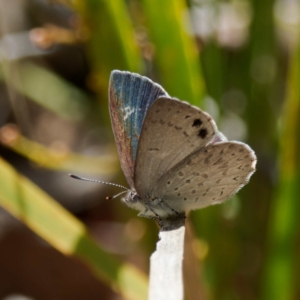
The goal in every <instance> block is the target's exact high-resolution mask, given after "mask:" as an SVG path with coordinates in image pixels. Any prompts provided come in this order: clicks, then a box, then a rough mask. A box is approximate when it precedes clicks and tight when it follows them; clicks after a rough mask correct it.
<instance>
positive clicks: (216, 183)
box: [153, 142, 256, 212]
mask: <svg viewBox="0 0 300 300" xmlns="http://www.w3.org/2000/svg"><path fill="white" fill-rule="evenodd" d="M255 166H256V156H255V154H254V152H253V151H252V150H251V148H250V147H249V146H247V145H246V144H243V143H239V142H221V143H217V144H211V145H209V146H207V147H204V148H201V149H199V150H197V151H196V152H194V153H193V154H191V155H189V156H188V157H186V158H185V159H184V160H183V161H181V162H180V163H179V164H177V165H176V166H174V167H173V168H172V169H171V170H169V171H168V172H167V173H166V174H164V175H163V176H162V177H161V178H160V179H159V182H158V183H157V185H156V186H155V189H154V190H153V194H154V195H156V196H157V197H159V198H163V199H165V201H166V203H167V204H168V205H169V206H170V207H172V208H173V209H174V210H176V211H178V212H183V211H189V210H192V209H199V208H202V207H205V206H208V205H212V204H217V203H221V202H223V201H225V200H226V199H228V198H230V197H231V196H232V195H234V194H235V193H236V192H237V191H238V190H239V189H240V188H241V187H243V186H244V185H245V184H246V183H247V182H248V180H249V179H250V177H251V175H252V174H253V173H254V171H255Z"/></svg>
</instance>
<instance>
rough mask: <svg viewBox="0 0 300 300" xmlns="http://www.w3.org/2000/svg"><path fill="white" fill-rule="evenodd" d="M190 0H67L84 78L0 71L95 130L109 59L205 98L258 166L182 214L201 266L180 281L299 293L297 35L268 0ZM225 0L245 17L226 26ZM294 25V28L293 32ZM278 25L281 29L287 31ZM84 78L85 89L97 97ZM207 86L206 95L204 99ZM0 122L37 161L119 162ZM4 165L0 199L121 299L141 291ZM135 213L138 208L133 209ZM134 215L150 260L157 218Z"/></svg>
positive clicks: (132, 271) (104, 118) (14, 145)
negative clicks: (80, 38)
mask: <svg viewBox="0 0 300 300" xmlns="http://www.w3.org/2000/svg"><path fill="white" fill-rule="evenodd" d="M198 2H199V3H200V2H201V1H190V3H189V5H190V7H188V6H187V4H186V2H185V1H183V0H179V1H176V0H172V1H156V0H140V1H138V0H129V1H123V0H114V1H108V0H101V1H99V0H87V1H83V0H76V1H75V0H74V1H68V3H69V5H70V7H71V8H72V9H73V10H74V11H75V12H76V14H77V15H78V17H79V18H80V19H81V22H80V24H79V25H78V26H79V29H78V30H79V31H80V30H82V31H87V32H88V33H87V37H88V38H86V40H85V41H84V42H82V44H83V45H84V48H85V55H86V59H87V61H88V65H89V74H88V76H87V78H86V86H85V87H84V88H83V87H81V88H79V87H75V85H73V84H72V83H70V82H67V81H66V80H64V79H62V77H61V76H60V75H58V74H56V73H55V71H53V70H52V71H51V70H50V69H47V68H45V67H44V66H41V65H38V64H34V63H33V62H31V63H30V64H29V63H28V62H27V63H23V62H22V63H21V62H14V64H17V65H18V68H17V69H14V72H17V74H18V76H17V77H16V76H14V74H15V73H12V72H11V66H10V63H9V62H8V61H3V66H2V69H1V71H2V73H3V74H1V75H2V76H1V79H3V80H5V82H6V83H7V85H8V87H9V88H11V89H13V90H16V91H17V92H18V93H19V94H20V95H22V96H24V97H25V96H26V97H27V99H28V101H32V102H34V103H35V105H38V106H39V107H41V108H43V109H44V110H45V111H51V112H52V113H53V114H54V115H55V116H56V117H57V118H59V119H65V120H68V121H72V122H75V121H80V122H81V124H82V125H83V127H89V126H98V127H101V128H102V129H103V130H105V129H107V128H109V126H110V125H109V115H108V109H107V87H108V80H109V75H110V72H111V71H112V70H113V69H120V70H128V71H132V72H138V73H141V74H143V75H147V76H149V77H152V78H153V80H155V81H157V82H159V83H160V84H161V85H162V86H163V87H164V88H165V89H166V91H167V92H168V93H169V94H170V95H171V96H175V97H178V98H180V99H182V100H185V101H189V102H190V103H192V104H193V105H199V106H200V107H201V108H203V109H204V110H205V109H206V107H207V109H208V110H209V109H210V107H211V106H210V104H212V105H213V107H214V108H215V109H212V111H211V113H212V114H213V113H215V115H216V118H217V119H216V122H217V123H218V125H219V128H221V130H223V129H224V130H225V133H227V134H228V135H230V136H233V137H234V138H237V139H242V140H244V141H245V142H247V143H249V145H250V146H251V148H253V149H254V151H255V152H256V154H257V157H258V165H257V171H256V173H255V174H254V175H253V177H252V178H251V180H250V183H249V184H248V185H247V186H246V187H245V188H243V189H242V190H241V191H240V192H239V193H238V195H237V197H235V198H234V199H233V200H231V201H229V202H228V203H226V204H224V205H221V206H214V207H209V208H206V209H204V210H202V211H198V212H192V214H191V216H189V218H190V219H192V223H193V226H194V231H195V236H194V237H193V238H191V239H190V240H189V243H190V247H191V248H192V250H190V253H194V256H195V257H194V261H195V262H194V263H192V264H190V266H192V267H193V268H194V269H193V270H192V269H190V273H193V272H195V269H197V271H199V272H200V271H201V276H199V278H198V279H197V280H195V282H189V285H188V286H189V288H190V289H191V290H193V291H195V292H193V293H194V294H195V295H196V294H197V291H198V292H199V290H201V293H200V292H199V294H201V295H205V294H206V295H210V297H207V299H218V300H227V299H247V300H248V299H249V300H252V299H264V300H268V299H272V300H274V299H276V300H277V299H278V300H280V299H284V300H285V299H287V300H292V299H298V298H299V295H300V289H299V284H298V280H297V278H298V277H299V257H298V256H297V253H299V221H298V218H297V216H298V215H297V213H298V212H299V209H300V207H299V201H298V197H299V194H300V190H299V182H300V159H299V157H300V148H299V146H300V139H299V137H300V135H299V128H300V123H299V120H300V105H299V103H300V88H299V82H298V81H299V76H300V50H299V46H295V43H294V44H293V43H290V42H289V43H288V45H286V44H287V42H286V41H283V40H282V39H281V35H284V34H281V35H280V34H276V33H278V32H280V30H282V23H281V22H284V21H282V20H281V21H280V20H278V19H276V18H275V17H274V6H275V3H274V1H259V0H256V1H251V2H250V1H249V2H248V1H226V2H221V1H213V2H212V3H211V4H205V3H204V4H203V3H202V2H201V3H202V6H201V5H200V4H197V3H198ZM204 2H205V1H204ZM226 5H227V6H226ZM230 5H231V6H230ZM276 5H278V4H276ZM286 5H288V4H286ZM232 7H234V9H236V11H237V12H238V14H237V15H239V14H240V15H241V16H242V17H243V18H242V19H243V20H249V22H248V23H247V22H246V23H243V26H244V27H239V28H238V29H237V28H235V27H234V26H233V27H230V26H229V30H228V28H227V27H226V26H227V25H228V24H231V21H232V19H234V18H238V17H237V16H236V15H232V14H229V15H227V19H226V22H225V23H224V19H221V14H222V13H223V14H224V15H222V16H223V17H224V18H225V17H226V11H227V14H228V11H229V8H230V9H232ZM196 8H202V9H204V8H206V10H203V12H202V13H203V14H202V15H200V16H198V19H197V20H198V21H199V20H200V21H201V18H204V19H203V22H204V23H205V24H206V25H207V26H209V24H210V23H212V24H213V26H212V27H211V28H210V30H211V31H210V34H208V35H207V36H201V35H200V34H198V35H197V36H195V35H193V33H192V31H191V28H190V27H191V24H190V23H189V22H188V10H189V9H196ZM275 8H276V9H277V10H278V7H277V6H276V7H275ZM283 8H284V6H283ZM231 12H232V11H231ZM222 20H223V23H222V22H221V21H222ZM234 20H237V19H234ZM285 22H286V23H288V21H287V20H285ZM233 23H234V22H233ZM222 24H223V26H225V25H226V26H225V27H222ZM224 24H225V25H224ZM299 26H300V25H299V24H297V26H296V27H297V28H293V30H296V32H297V35H299ZM188 28H189V29H188ZM224 28H225V29H224ZM226 28H227V29H226ZM241 28H244V30H245V35H244V37H243V38H244V40H242V39H241V41H238V40H237V37H238V35H239V34H240V31H235V30H241ZM226 30H227V31H226ZM284 30H287V31H284V33H285V35H287V34H289V33H290V32H289V29H284ZM291 39H293V37H291ZM28 60H29V59H28ZM74 64H76V62H74ZM286 70H288V71H286ZM88 88H92V89H93V92H94V95H95V98H97V100H98V102H97V104H96V105H95V104H93V103H92V102H93V101H92V100H91V99H92V98H93V96H94V95H93V94H92V93H91V91H88ZM44 91H45V92H44ZM209 97H211V98H213V99H214V100H210V102H209V101H207V99H208V98H209ZM92 105H95V107H96V108H95V109H93V108H94V107H93V106H92ZM99 115H101V117H99ZM224 124H225V125H226V124H227V126H225V125H224ZM228 124H229V125H230V126H229V127H228ZM73 125H74V124H73ZM5 128H6V129H7V127H4V129H5ZM228 128H229V130H228ZM238 132H242V133H241V134H240V135H239V134H237V133H238ZM1 133H2V135H1V141H2V143H3V144H5V145H6V146H7V147H10V149H11V150H12V151H14V152H16V153H19V154H21V155H22V156H24V157H26V158H28V159H29V160H30V161H32V162H34V163H37V164H39V165H40V166H43V167H45V168H48V169H52V170H53V169H55V170H58V171H59V170H69V171H71V172H72V171H73V170H80V171H81V172H83V171H86V172H90V173H92V172H95V171H96V170H97V169H98V170H99V171H98V172H99V174H115V173H117V172H116V164H117V157H116V154H115V153H114V152H113V151H110V150H109V155H108V154H107V153H108V151H103V152H102V154H103V155H102V156H101V155H99V157H97V158H90V157H88V158H84V157H82V156H78V155H76V154H72V153H69V152H68V151H67V152H66V153H65V155H64V156H63V157H59V158H58V157H57V156H56V155H55V153H54V152H52V150H51V149H47V148H46V147H45V146H42V145H39V143H41V144H42V142H41V141H39V140H36V141H30V140H29V139H28V138H25V137H24V136H20V137H19V138H18V139H15V140H14V141H13V142H8V141H7V140H6V139H4V138H3V133H5V131H4V130H3V128H2V132H1ZM103 136H105V135H103ZM101 137H102V136H101ZM77 142H78V143H79V142H80V138H78V139H77ZM111 142H112V140H111ZM70 144H71V143H70ZM70 147H71V146H70ZM10 163H11V164H14V162H13V161H11V162H10ZM0 176H1V180H0V182H1V189H0V205H1V206H3V207H4V208H5V209H6V210H7V211H8V212H10V213H11V214H12V215H14V216H15V217H16V218H18V219H19V220H21V221H23V222H24V223H25V224H26V225H27V226H29V227H30V228H31V229H32V230H33V231H35V232H36V233H37V234H38V235H40V236H41V237H42V238H44V239H45V240H46V241H47V242H48V243H50V244H51V245H52V246H54V247H55V248H56V249H58V250H59V251H61V252H63V253H65V254H67V255H72V256H76V257H79V258H80V259H81V260H82V261H84V262H85V263H86V264H87V265H88V266H89V268H90V269H91V270H93V272H94V274H95V277H97V278H98V279H99V280H101V281H103V282H104V283H105V284H107V285H108V286H110V287H111V288H112V289H113V290H114V291H117V292H119V293H120V294H121V295H122V296H123V297H124V298H126V299H145V297H146V296H145V295H146V279H145V278H146V276H145V275H144V274H143V273H141V272H140V271H137V269H136V268H135V267H134V266H133V265H131V264H129V263H121V262H120V261H119V260H116V259H115V257H114V256H113V255H112V254H109V253H106V252H105V251H104V250H102V249H101V248H100V247H99V246H98V245H97V244H96V243H95V242H94V241H93V239H92V238H91V237H90V236H89V234H88V233H87V230H86V228H85V226H84V225H83V224H82V223H81V222H80V221H78V220H77V219H75V218H74V217H73V216H72V215H71V214H70V213H68V212H67V211H66V210H65V209H63V208H62V207H61V206H60V205H58V204H56V203H55V201H54V200H53V199H51V198H50V197H49V196H48V195H47V194H46V193H45V192H43V191H41V190H40V189H39V188H38V187H36V186H35V185H34V184H33V183H32V182H30V181H29V180H27V179H26V178H24V177H23V176H21V175H19V174H18V172H17V171H15V170H14V169H13V168H12V167H11V166H10V165H9V164H8V163H6V162H4V161H3V160H1V161H0ZM75 184H76V183H75ZM111 205H115V211H116V212H115V215H114V216H113V217H112V218H115V219H116V220H120V219H121V220H124V219H128V218H130V215H129V214H130V212H128V210H127V208H125V207H123V206H122V207H121V206H120V209H119V207H118V206H116V204H111ZM118 214H119V215H118ZM131 216H133V217H134V218H136V217H135V215H134V212H133V213H132V215H131ZM113 220H114V219H113ZM114 221H115V220H114ZM148 224H149V225H148ZM140 226H141V227H143V226H144V228H146V229H147V230H145V231H147V234H145V235H144V237H143V240H142V241H141V244H142V245H143V255H144V257H146V259H148V256H149V253H151V251H152V250H153V244H154V241H155V238H156V231H155V226H154V224H152V223H150V222H149V223H147V222H146V221H145V222H144V221H141V223H140ZM135 229H137V228H135ZM192 267H190V268H192ZM187 294H189V293H187ZM191 295H192V293H190V294H189V299H190V298H191V299H192V296H191ZM203 297H204V296H203Z"/></svg>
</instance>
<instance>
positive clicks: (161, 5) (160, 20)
mask: <svg viewBox="0 0 300 300" xmlns="http://www.w3.org/2000/svg"><path fill="white" fill-rule="evenodd" d="M143 3H144V7H145V14H146V15H147V17H148V24H149V30H150V36H151V37H152V39H153V42H154V44H155V49H156V51H155V54H156V60H157V68H158V71H159V75H160V76H161V78H162V84H163V86H164V88H165V89H166V90H167V91H168V93H169V94H170V95H171V96H174V97H177V98H179V99H182V100H186V101H188V102H190V103H192V104H196V105H199V104H200V103H201V101H202V98H203V95H204V93H205V91H204V83H203V79H202V77H201V73H200V62H199V55H198V53H197V48H196V42H195V40H194V38H193V37H192V36H189V35H188V32H187V28H186V27H188V26H190V24H189V20H188V10H187V7H186V4H185V1H183V0H171V1H159V0H143ZM184 18H185V19H184ZM184 21H185V22H186V23H185V22H184Z"/></svg>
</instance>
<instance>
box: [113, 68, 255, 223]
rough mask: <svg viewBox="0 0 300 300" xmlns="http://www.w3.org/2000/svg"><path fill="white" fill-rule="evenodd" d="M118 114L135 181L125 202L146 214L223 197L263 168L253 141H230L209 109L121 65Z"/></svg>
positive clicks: (116, 126)
mask: <svg viewBox="0 0 300 300" xmlns="http://www.w3.org/2000/svg"><path fill="white" fill-rule="evenodd" d="M110 113H111V121H112V127H113V130H114V135H115V139H116V144H117V148H118V153H119V157H120V162H121V166H122V169H123V171H124V174H125V177H126V179H127V182H128V184H129V185H130V187H131V189H130V191H129V192H128V194H127V196H126V197H124V198H123V199H122V201H123V202H124V203H125V204H127V205H128V206H130V207H132V208H134V209H136V210H138V211H140V214H139V215H140V216H144V217H148V218H153V219H156V220H159V221H160V220H163V219H168V218H173V217H176V216H182V215H184V214H185V213H186V212H188V211H190V210H194V209H199V208H203V207H205V206H208V205H212V204H217V203H222V202H224V201H225V200H226V199H228V198H230V197H231V196H232V195H233V194H235V193H236V192H237V191H238V190H239V189H240V188H241V187H242V186H244V185H245V184H246V183H247V182H248V180H249V178H250V176H251V175H252V174H253V172H254V171H255V165H256V156H255V154H254V152H253V151H252V150H251V148H250V147H249V146H247V145H246V144H244V143H240V142H235V141H229V142H228V141H227V139H226V137H225V136H224V135H223V134H222V133H220V132H219V131H218V129H217V126H216V124H215V122H214V121H213V119H212V118H211V117H210V116H209V115H208V114H207V113H206V112H204V111H202V110H200V109H199V108H197V107H194V106H191V105H190V104H188V103H186V102H183V101H180V100H177V99H174V98H171V97H170V96H169V95H168V94H167V93H166V92H165V91H164V90H163V88H162V87H160V86H159V85H157V84H155V83H153V82H152V81H151V80H149V79H148V78H146V77H143V76H140V75H137V74H132V73H129V72H121V71H113V73H112V75H111V80H110Z"/></svg>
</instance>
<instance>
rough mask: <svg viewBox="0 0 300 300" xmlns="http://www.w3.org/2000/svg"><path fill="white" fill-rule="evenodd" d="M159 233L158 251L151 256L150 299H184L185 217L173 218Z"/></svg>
mask: <svg viewBox="0 0 300 300" xmlns="http://www.w3.org/2000/svg"><path fill="white" fill-rule="evenodd" d="M167 227H168V228H169V229H168V230H164V229H162V230H161V231H160V233H159V237H160V240H159V241H158V242H157V248H156V251H155V252H154V253H153V254H152V255H151V258H150V285H149V300H166V299H168V300H183V298H184V296H183V295H184V288H183V275H182V265H183V250H184V233H185V226H184V219H183V218H178V219H177V220H172V222H170V224H168V226H167Z"/></svg>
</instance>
